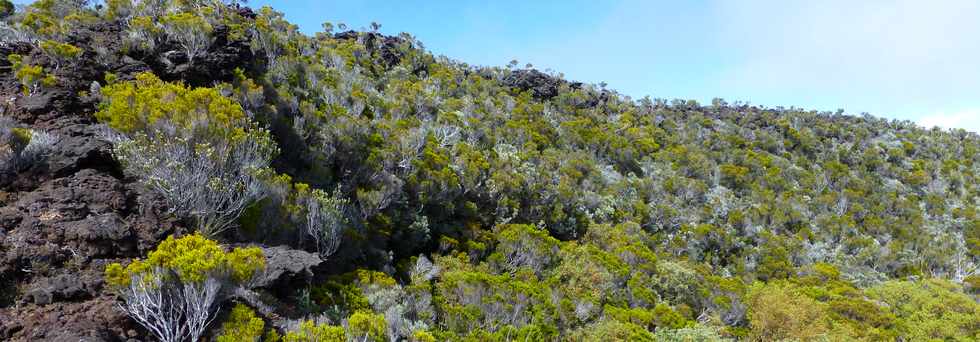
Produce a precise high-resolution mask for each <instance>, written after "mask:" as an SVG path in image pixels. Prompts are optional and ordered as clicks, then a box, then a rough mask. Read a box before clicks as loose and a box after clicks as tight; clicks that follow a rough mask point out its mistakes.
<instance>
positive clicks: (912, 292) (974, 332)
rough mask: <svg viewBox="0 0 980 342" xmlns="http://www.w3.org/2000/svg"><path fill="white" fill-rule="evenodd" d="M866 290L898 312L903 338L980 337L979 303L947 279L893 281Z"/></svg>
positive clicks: (964, 338)
mask: <svg viewBox="0 0 980 342" xmlns="http://www.w3.org/2000/svg"><path fill="white" fill-rule="evenodd" d="M865 292H866V293H867V295H868V296H869V297H871V299H873V300H877V301H880V302H882V303H884V304H885V305H884V307H885V308H886V309H887V310H890V311H891V313H892V314H894V315H895V317H896V318H897V322H896V327H895V329H896V330H897V332H898V335H899V336H900V337H901V339H903V340H906V341H928V340H947V341H969V340H975V339H977V338H980V333H978V332H980V304H978V303H977V301H976V300H975V299H974V298H971V297H970V296H969V295H967V294H965V293H963V290H962V288H961V287H960V286H959V285H956V284H954V283H951V282H949V281H947V280H942V279H926V280H919V281H897V280H893V281H888V282H885V283H882V284H880V285H878V286H875V287H873V288H870V289H868V290H866V291H865Z"/></svg>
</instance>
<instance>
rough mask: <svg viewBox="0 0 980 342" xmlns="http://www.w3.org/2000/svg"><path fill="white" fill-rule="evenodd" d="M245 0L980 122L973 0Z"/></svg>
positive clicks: (583, 63)
mask: <svg viewBox="0 0 980 342" xmlns="http://www.w3.org/2000/svg"><path fill="white" fill-rule="evenodd" d="M17 2H24V1H17ZM248 4H249V5H250V6H253V7H261V6H263V5H271V6H273V7H274V8H276V9H278V10H280V11H282V12H284V13H285V14H286V17H287V18H288V19H289V20H290V21H292V22H294V23H296V24H298V25H299V26H300V27H301V28H302V29H303V31H305V32H306V33H312V32H315V31H318V30H320V24H322V23H323V22H325V21H330V22H333V23H335V24H337V23H341V22H343V23H346V24H347V25H348V26H350V27H352V28H363V27H368V26H369V25H370V23H371V22H372V21H376V22H378V23H381V24H382V28H381V31H383V32H384V33H388V34H397V33H399V32H403V31H404V32H409V33H411V34H413V35H415V36H416V37H418V38H419V39H420V40H421V41H422V42H423V43H424V44H425V46H426V47H427V48H428V49H429V50H431V51H433V52H435V53H437V54H442V55H446V56H449V57H451V58H454V59H457V60H461V61H463V62H467V63H470V64H478V65H505V64H507V62H509V61H510V60H512V59H517V60H518V61H519V62H520V63H521V65H524V64H525V63H531V64H533V65H534V66H535V67H536V68H539V69H549V68H550V69H552V70H555V71H558V72H561V73H564V74H565V76H566V77H567V78H569V79H573V80H579V81H585V82H591V83H598V82H602V81H604V82H606V83H608V84H609V87H610V88H613V89H616V90H618V91H620V92H621V93H624V94H627V95H630V96H633V97H634V98H639V97H643V96H646V95H649V96H651V97H658V98H668V99H672V98H683V99H696V100H698V101H701V102H702V103H708V102H710V100H711V99H712V98H715V97H721V98H724V99H726V100H728V101H729V102H733V101H735V100H741V101H746V102H750V103H753V104H758V105H764V106H769V107H774V106H785V107H789V106H796V107H802V108H807V109H818V110H836V109H838V108H841V109H844V110H845V111H846V112H847V113H851V114H859V113H862V112H868V113H871V114H873V115H876V116H882V117H888V118H898V119H909V120H913V121H916V122H919V123H920V124H923V125H926V126H930V127H931V126H933V125H939V126H943V127H960V128H966V129H969V130H972V131H978V132H980V1H978V0H861V1H846V0H821V1H794V0H783V1H778V0H745V1H735V0H705V1H697V0H687V1H656V0H624V1H594V0H553V1H552V0H535V1H520V0H493V1H461V0H455V1H450V0H427V1H422V0H398V1H394V0H389V1H380V0H378V1H369V0H342V1H333V0H288V1H271V0H251V1H248Z"/></svg>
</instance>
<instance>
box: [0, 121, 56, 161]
mask: <svg viewBox="0 0 980 342" xmlns="http://www.w3.org/2000/svg"><path fill="white" fill-rule="evenodd" d="M56 141H57V138H56V137H55V136H53V135H51V134H49V133H46V132H43V131H37V130H32V129H26V128H18V127H16V124H15V123H14V121H13V119H10V118H8V117H3V116H0V174H3V173H6V172H11V171H19V170H21V169H23V168H26V167H29V166H31V165H35V164H38V163H40V162H42V161H43V160H44V159H45V158H46V157H47V155H48V154H49V153H50V152H51V150H52V149H53V147H54V143H55V142H56Z"/></svg>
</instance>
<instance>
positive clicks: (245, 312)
mask: <svg viewBox="0 0 980 342" xmlns="http://www.w3.org/2000/svg"><path fill="white" fill-rule="evenodd" d="M264 329H265V321H263V320H262V318H259V317H258V316H256V315H255V312H254V311H252V309H251V308H249V307H248V306H245V305H243V304H237V305H235V307H234V308H232V309H231V314H230V315H228V319H227V320H226V321H225V323H224V324H222V325H221V335H218V338H217V339H216V340H217V342H238V341H242V342H244V341H253V342H258V341H261V338H262V332H263V330H264Z"/></svg>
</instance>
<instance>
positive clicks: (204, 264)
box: [106, 234, 265, 286]
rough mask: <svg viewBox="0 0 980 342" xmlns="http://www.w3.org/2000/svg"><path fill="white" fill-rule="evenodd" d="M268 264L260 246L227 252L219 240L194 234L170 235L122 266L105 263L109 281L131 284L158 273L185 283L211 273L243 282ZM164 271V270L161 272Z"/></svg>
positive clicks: (211, 274)
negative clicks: (140, 258) (142, 254)
mask: <svg viewBox="0 0 980 342" xmlns="http://www.w3.org/2000/svg"><path fill="white" fill-rule="evenodd" d="M264 268H265V256H264V255H263V254H262V249H260V248H257V247H251V248H235V249H233V250H232V251H231V252H226V251H225V250H224V249H223V248H222V247H221V246H220V245H218V243H217V242H215V241H213V240H208V239H207V238H204V237H203V236H201V235H197V234H192V235H187V236H183V237H180V238H175V237H174V236H170V237H168V238H167V239H166V240H164V241H163V242H161V243H160V245H159V246H157V248H156V249H155V250H154V251H152V252H150V254H149V255H148V256H147V257H146V259H143V260H134V261H132V262H130V263H129V264H128V265H126V266H123V265H122V264H119V263H113V264H109V265H108V266H106V281H107V282H108V283H109V284H111V285H113V286H128V285H129V284H130V282H131V281H132V279H133V277H145V276H151V275H154V276H155V275H159V276H163V277H175V280H177V281H179V282H182V283H198V282H202V281H204V280H205V279H208V278H212V277H219V278H225V277H226V278H228V279H229V280H231V281H235V282H244V281H248V280H249V279H251V277H252V276H253V275H254V274H255V272H258V271H260V270H262V269H264ZM161 273H162V274H161Z"/></svg>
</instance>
